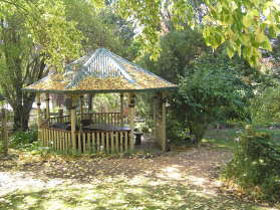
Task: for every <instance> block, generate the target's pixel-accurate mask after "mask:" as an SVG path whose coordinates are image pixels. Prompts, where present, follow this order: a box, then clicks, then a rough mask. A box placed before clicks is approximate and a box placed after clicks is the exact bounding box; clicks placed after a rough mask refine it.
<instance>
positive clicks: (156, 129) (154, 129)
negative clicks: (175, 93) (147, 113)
mask: <svg viewBox="0 0 280 210" xmlns="http://www.w3.org/2000/svg"><path fill="white" fill-rule="evenodd" d="M157 102H158V101H157V95H155V96H154V97H153V121H154V128H153V136H154V138H155V140H156V141H157V138H158V135H157V131H158V128H157V127H158V126H157Z"/></svg>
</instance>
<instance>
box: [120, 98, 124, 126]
mask: <svg viewBox="0 0 280 210" xmlns="http://www.w3.org/2000/svg"><path fill="white" fill-rule="evenodd" d="M120 105H121V107H120V113H121V126H124V119H123V118H124V113H123V93H121V94H120Z"/></svg>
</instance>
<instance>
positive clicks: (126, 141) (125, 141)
mask: <svg viewBox="0 0 280 210" xmlns="http://www.w3.org/2000/svg"><path fill="white" fill-rule="evenodd" d="M128 134H129V132H125V133H124V135H125V137H124V151H125V152H127V148H128Z"/></svg>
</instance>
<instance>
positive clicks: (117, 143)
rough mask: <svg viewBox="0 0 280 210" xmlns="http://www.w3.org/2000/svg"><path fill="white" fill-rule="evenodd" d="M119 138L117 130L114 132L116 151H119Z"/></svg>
mask: <svg viewBox="0 0 280 210" xmlns="http://www.w3.org/2000/svg"><path fill="white" fill-rule="evenodd" d="M119 140H120V132H119V131H117V132H116V133H115V142H116V152H120V150H119Z"/></svg>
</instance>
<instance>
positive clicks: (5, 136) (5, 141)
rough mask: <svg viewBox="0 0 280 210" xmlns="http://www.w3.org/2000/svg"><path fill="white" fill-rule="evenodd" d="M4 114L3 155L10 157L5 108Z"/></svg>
mask: <svg viewBox="0 0 280 210" xmlns="http://www.w3.org/2000/svg"><path fill="white" fill-rule="evenodd" d="M1 112H2V141H3V154H4V156H7V155H8V130H7V114H6V111H5V109H4V108H2V110H1Z"/></svg>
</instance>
